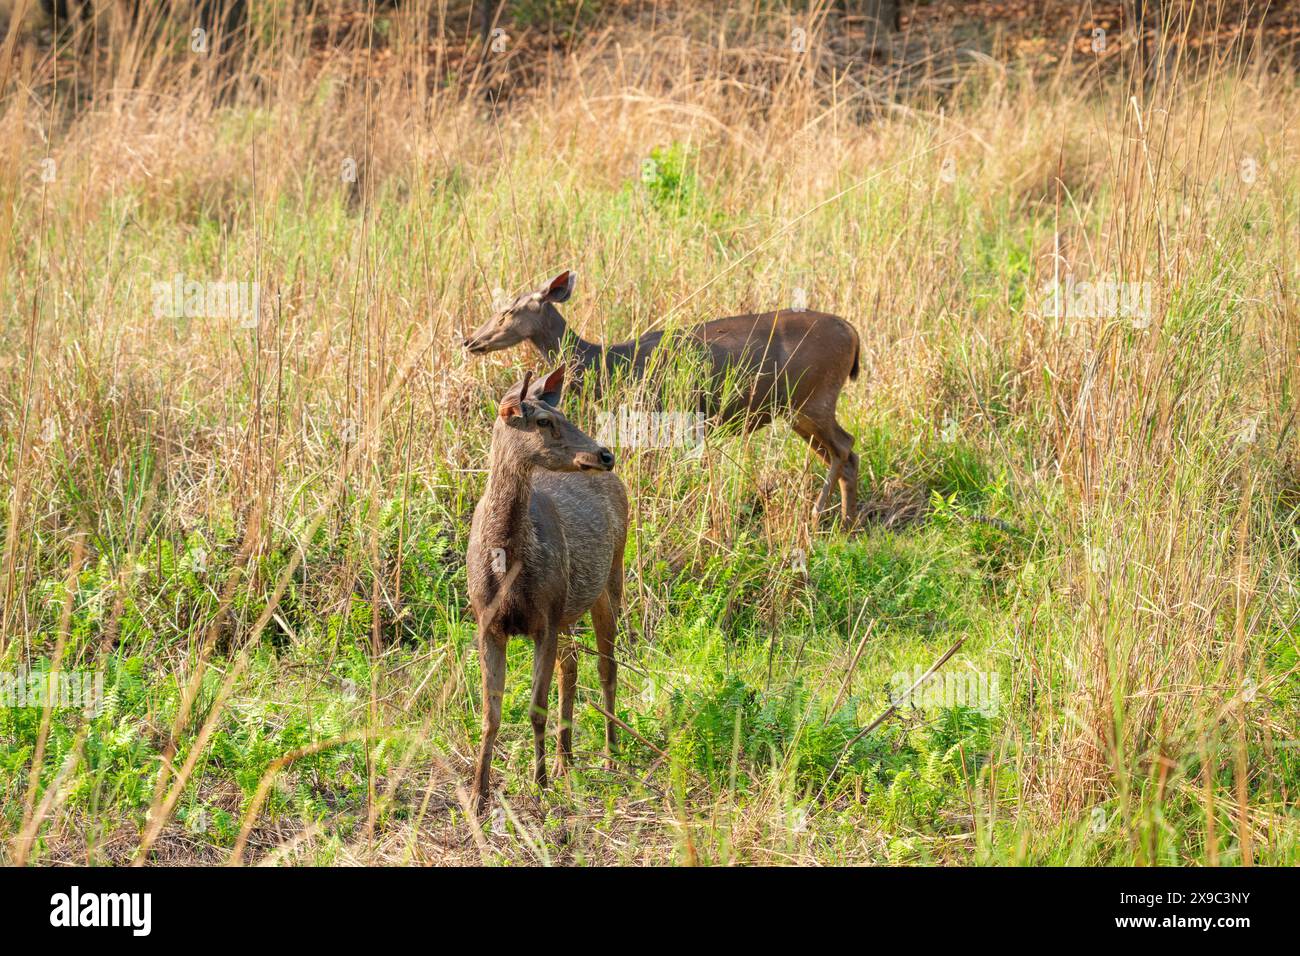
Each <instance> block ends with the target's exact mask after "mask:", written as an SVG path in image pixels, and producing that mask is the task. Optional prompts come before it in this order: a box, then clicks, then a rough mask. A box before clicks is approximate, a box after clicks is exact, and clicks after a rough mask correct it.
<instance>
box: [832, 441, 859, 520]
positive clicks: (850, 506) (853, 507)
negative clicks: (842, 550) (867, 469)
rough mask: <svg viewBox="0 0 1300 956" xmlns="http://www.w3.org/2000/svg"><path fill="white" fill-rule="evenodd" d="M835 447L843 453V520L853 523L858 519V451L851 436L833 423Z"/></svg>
mask: <svg viewBox="0 0 1300 956" xmlns="http://www.w3.org/2000/svg"><path fill="white" fill-rule="evenodd" d="M835 431H836V437H837V438H838V442H837V444H836V447H837V448H838V449H839V450H840V453H841V454H842V455H843V461H844V466H843V468H842V469H841V471H840V502H841V504H842V505H843V506H844V521H845V523H846V524H848V525H853V524H855V523H856V522H857V520H858V453H857V452H856V451H854V450H853V436H852V435H851V434H849V433H848V432H847V431H845V430H844V429H843V428H841V427H840V423H839V422H836V423H835Z"/></svg>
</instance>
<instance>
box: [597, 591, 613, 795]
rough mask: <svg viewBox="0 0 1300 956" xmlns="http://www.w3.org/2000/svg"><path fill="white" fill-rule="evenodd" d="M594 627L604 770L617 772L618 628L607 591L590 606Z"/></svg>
mask: <svg viewBox="0 0 1300 956" xmlns="http://www.w3.org/2000/svg"><path fill="white" fill-rule="evenodd" d="M591 626H592V630H594V631H595V632H596V652H597V654H599V655H600V658H599V661H598V666H599V668H600V693H601V696H602V697H603V698H604V702H605V769H607V770H613V769H614V753H615V752H616V751H617V750H618V730H617V726H616V725H615V723H614V714H616V713H617V711H616V710H615V708H616V706H617V699H616V698H617V696H618V661H616V660H615V659H614V635H615V632H616V630H617V627H618V624H617V622H616V621H615V620H614V609H613V607H612V605H611V603H610V598H609V592H608V591H604V592H602V593H601V595H600V597H598V598H597V599H596V603H595V604H593V605H592V606H591Z"/></svg>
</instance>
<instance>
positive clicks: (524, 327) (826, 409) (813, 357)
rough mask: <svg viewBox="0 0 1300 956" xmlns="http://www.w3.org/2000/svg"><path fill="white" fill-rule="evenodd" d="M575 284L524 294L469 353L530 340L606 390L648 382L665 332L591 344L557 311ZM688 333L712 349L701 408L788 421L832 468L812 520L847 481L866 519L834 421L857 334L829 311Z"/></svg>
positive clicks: (849, 442) (848, 504) (747, 419)
mask: <svg viewBox="0 0 1300 956" xmlns="http://www.w3.org/2000/svg"><path fill="white" fill-rule="evenodd" d="M576 278H577V277H576V276H575V274H574V273H573V272H572V271H566V272H561V273H560V274H559V275H557V276H556V277H555V278H554V279H552V280H551V281H550V282H548V283H546V284H545V285H543V286H542V287H541V288H539V289H536V290H532V291H529V292H524V293H523V294H521V295H519V296H517V297H516V298H515V299H514V300H513V301H512V302H510V303H509V304H508V305H505V306H504V307H503V308H501V309H499V310H497V311H496V312H495V313H494V314H493V315H492V317H491V318H489V319H488V320H487V321H486V322H484V323H483V325H482V326H481V327H480V328H479V329H478V330H477V331H475V332H474V333H473V334H472V335H470V336H468V337H467V338H466V339H465V341H464V345H465V348H466V349H468V350H469V351H470V352H472V353H475V354H483V353H486V352H495V351H497V350H499V349H505V348H510V347H511V346H513V345H517V344H519V343H520V342H528V343H530V344H531V345H532V346H533V348H534V349H536V350H537V352H538V354H540V355H541V356H542V357H543V359H544V360H545V361H546V362H548V363H552V362H556V361H561V360H562V357H563V354H564V352H565V350H566V348H570V347H571V348H572V350H573V353H574V356H575V358H576V361H577V366H578V367H577V373H578V374H579V375H582V374H585V373H587V372H590V371H592V370H596V371H597V372H602V373H604V375H603V376H597V379H598V381H597V388H599V381H600V379H601V378H607V377H608V376H609V374H610V373H612V372H613V371H614V370H615V369H616V368H619V367H624V368H626V369H628V370H629V371H630V372H631V374H632V375H633V376H634V377H636V378H637V379H640V378H643V377H645V374H646V370H647V367H648V362H649V360H650V357H651V355H652V354H653V353H654V350H655V348H656V347H658V345H659V344H660V342H661V341H662V340H663V338H664V332H662V331H654V332H648V333H646V334H645V335H643V336H641V337H640V338H638V339H633V340H631V341H628V342H620V343H618V344H617V345H598V344H597V343H595V342H588V341H587V340H585V339H583V338H582V337H581V336H579V335H577V334H576V333H575V332H573V331H572V330H571V329H570V328H569V326H568V323H566V322H565V321H564V317H563V316H562V315H560V312H559V310H558V309H557V308H556V305H558V304H559V303H562V302H566V301H567V300H568V299H569V297H570V296H571V295H572V294H573V286H574V282H575V281H576ZM685 335H686V336H687V339H688V340H694V341H696V342H698V343H700V344H701V345H703V346H704V349H703V357H704V359H705V362H706V365H705V367H706V369H707V371H708V372H709V381H708V382H707V383H705V387H704V393H705V394H706V395H707V396H708V397H709V399H710V400H711V401H710V405H709V407H706V408H704V409H702V410H703V411H705V412H706V413H707V414H709V415H710V416H712V417H713V420H714V421H715V422H716V423H723V422H728V421H734V420H737V419H740V420H741V421H742V422H743V426H744V429H745V431H746V432H750V431H753V430H754V429H756V428H761V427H762V426H763V425H766V424H768V423H769V422H771V421H772V418H773V416H774V415H778V414H788V415H789V416H790V418H791V424H792V425H793V427H794V430H795V432H797V433H798V434H799V435H800V436H802V437H803V438H804V440H805V441H807V442H808V444H810V445H811V446H812V448H813V450H814V451H815V452H817V454H818V455H820V456H821V457H822V458H823V459H824V460H825V462H826V464H827V467H828V472H827V475H826V484H825V485H824V486H823V487H822V490H821V494H820V495H819V496H818V498H817V503H816V504H815V505H814V506H813V514H814V515H815V516H819V515H821V513H822V512H823V511H824V510H825V509H826V505H827V503H828V502H829V500H830V495H831V491H832V489H833V488H834V487H835V483H836V481H838V482H839V485H840V499H841V502H842V504H843V507H844V519H845V522H846V523H848V524H852V523H853V522H854V521H855V520H856V517H857V500H858V456H857V453H856V452H854V451H853V436H852V435H851V434H849V433H848V432H847V431H845V430H844V429H843V428H842V427H841V426H840V423H839V421H837V420H836V418H835V406H836V404H837V403H838V402H839V397H840V391H841V390H842V389H843V388H844V384H845V382H846V381H848V380H849V379H856V378H857V377H858V364H859V359H860V352H861V345H860V342H859V340H858V333H857V331H856V330H855V329H854V328H853V326H851V325H850V324H849V323H848V322H846V321H844V319H842V318H840V317H839V316H836V315H829V314H827V313H824V312H806V311H778V312H762V313H757V314H750V315H733V316H729V317H728V318H725V319H714V320H713V321H711V322H705V323H703V324H701V325H697V326H694V327H693V328H691V329H689V330H687V331H686V332H685ZM728 372H730V373H731V375H732V380H733V382H734V383H735V384H736V385H738V386H739V388H738V389H737V392H738V395H739V397H738V398H736V399H732V400H730V401H728V402H727V403H726V404H725V405H723V404H722V402H721V400H720V394H719V393H720V391H721V390H722V387H723V383H724V382H725V381H726V380H727V376H728ZM719 405H721V406H722V407H718V406H719Z"/></svg>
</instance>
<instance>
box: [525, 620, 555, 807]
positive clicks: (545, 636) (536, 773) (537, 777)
mask: <svg viewBox="0 0 1300 956" xmlns="http://www.w3.org/2000/svg"><path fill="white" fill-rule="evenodd" d="M558 643H559V639H558V636H557V634H556V632H555V628H554V627H552V626H551V625H549V624H548V625H546V627H545V628H543V630H542V631H541V633H540V634H538V635H537V637H536V638H535V643H534V645H533V696H532V700H531V702H530V705H529V708H528V718H529V720H530V721H531V722H532V725H533V781H534V782H535V783H536V784H537V786H539V787H543V788H545V786H546V708H547V703H548V701H549V699H550V696H551V678H552V676H553V675H554V674H555V652H556V645H557V644H558Z"/></svg>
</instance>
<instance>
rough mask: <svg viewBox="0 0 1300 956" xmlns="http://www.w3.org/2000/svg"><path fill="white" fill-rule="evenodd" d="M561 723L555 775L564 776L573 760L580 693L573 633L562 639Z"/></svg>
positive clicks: (557, 741) (560, 655) (558, 732)
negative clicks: (575, 707)
mask: <svg viewBox="0 0 1300 956" xmlns="http://www.w3.org/2000/svg"><path fill="white" fill-rule="evenodd" d="M557 653H558V656H559V662H560V723H559V728H558V731H557V733H556V741H555V755H556V756H555V775H556V776H557V777H559V776H563V775H564V774H565V773H567V772H568V769H569V765H570V764H571V763H572V762H573V701H574V698H575V696H576V695H577V693H578V645H577V643H576V642H575V641H574V640H573V637H572V636H571V635H568V634H565V635H563V636H562V637H561V639H560V647H559V650H558V652H557Z"/></svg>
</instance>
